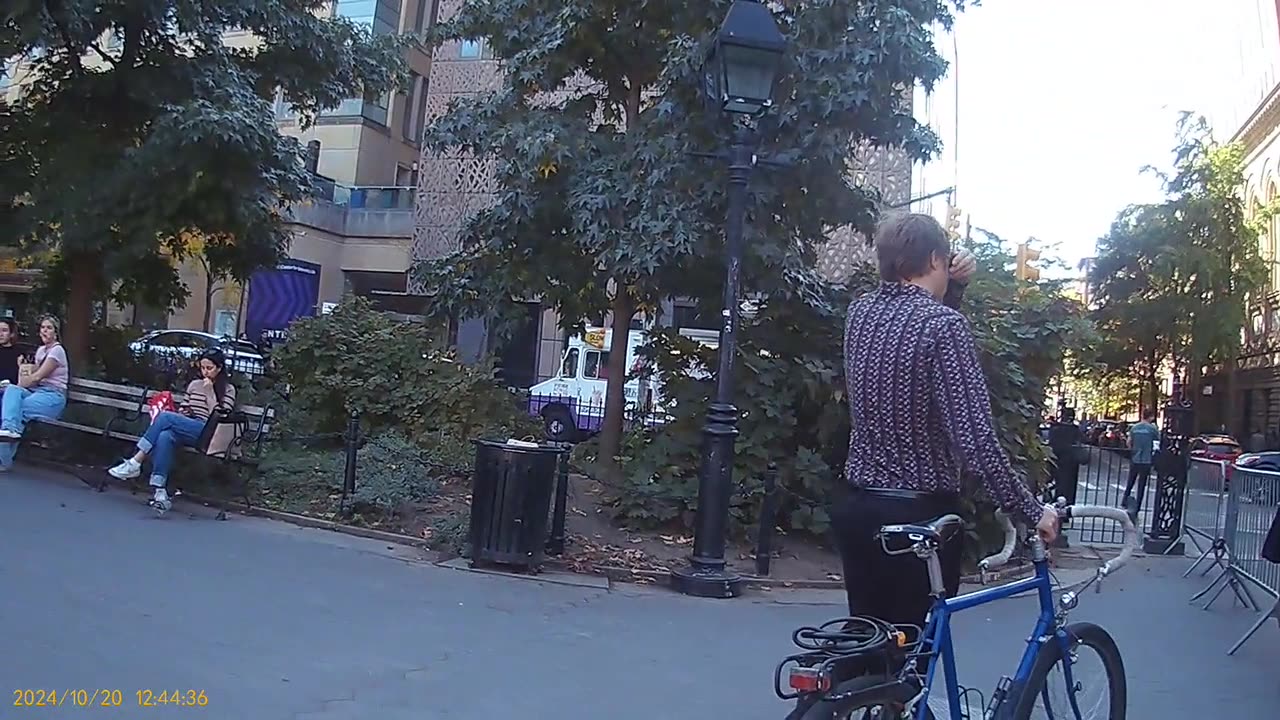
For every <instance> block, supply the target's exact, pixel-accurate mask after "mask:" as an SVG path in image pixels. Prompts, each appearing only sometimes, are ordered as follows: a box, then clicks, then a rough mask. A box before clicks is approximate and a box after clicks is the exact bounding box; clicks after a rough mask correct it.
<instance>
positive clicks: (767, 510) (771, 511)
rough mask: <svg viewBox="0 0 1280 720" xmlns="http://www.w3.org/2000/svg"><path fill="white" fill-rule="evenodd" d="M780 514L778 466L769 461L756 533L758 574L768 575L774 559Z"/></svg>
mask: <svg viewBox="0 0 1280 720" xmlns="http://www.w3.org/2000/svg"><path fill="white" fill-rule="evenodd" d="M777 514H778V466H777V465H775V464H774V463H769V468H768V469H767V470H766V471H765V473H764V497H763V498H761V499H760V529H759V531H758V532H757V534H756V574H757V575H759V576H761V577H768V575H769V563H770V562H771V561H772V560H773V530H774V526H775V525H776V524H777V518H776V516H777Z"/></svg>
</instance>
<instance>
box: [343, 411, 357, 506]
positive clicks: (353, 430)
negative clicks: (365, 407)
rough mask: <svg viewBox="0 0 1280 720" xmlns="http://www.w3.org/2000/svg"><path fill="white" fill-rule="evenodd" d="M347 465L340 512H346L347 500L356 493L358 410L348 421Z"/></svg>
mask: <svg viewBox="0 0 1280 720" xmlns="http://www.w3.org/2000/svg"><path fill="white" fill-rule="evenodd" d="M346 435H347V436H346V441H347V448H346V449H347V463H346V467H345V468H344V469H343V473H342V500H341V501H340V502H339V503H338V510H339V511H342V512H345V511H346V507H347V498H349V497H351V496H352V495H354V494H355V492H356V459H357V455H358V453H359V451H360V413H359V412H357V411H356V410H352V411H351V416H350V417H349V418H348V420H347V433H346Z"/></svg>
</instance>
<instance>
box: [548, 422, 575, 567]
mask: <svg viewBox="0 0 1280 720" xmlns="http://www.w3.org/2000/svg"><path fill="white" fill-rule="evenodd" d="M556 446H557V447H559V448H560V469H559V471H558V472H557V477H556V500H555V505H554V506H553V508H552V511H551V536H550V537H548V538H547V553H549V554H551V555H564V533H565V530H564V526H565V516H566V514H567V513H568V505H569V451H570V449H571V448H573V445H570V444H569V443H557V444H556Z"/></svg>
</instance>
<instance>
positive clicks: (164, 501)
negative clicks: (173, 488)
mask: <svg viewBox="0 0 1280 720" xmlns="http://www.w3.org/2000/svg"><path fill="white" fill-rule="evenodd" d="M147 504H148V505H150V506H151V507H153V508H155V510H156V514H157V515H164V514H165V513H167V512H169V509H170V508H172V507H173V501H172V500H170V499H169V493H168V492H166V491H165V489H164V488H156V494H155V496H154V497H152V498H151V501H150V502H148V503H147Z"/></svg>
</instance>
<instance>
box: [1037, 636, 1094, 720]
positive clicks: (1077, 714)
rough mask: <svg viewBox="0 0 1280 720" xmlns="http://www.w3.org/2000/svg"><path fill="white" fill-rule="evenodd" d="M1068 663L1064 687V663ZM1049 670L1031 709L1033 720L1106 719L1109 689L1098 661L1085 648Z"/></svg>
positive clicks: (1080, 648) (1088, 649) (1092, 651)
mask: <svg viewBox="0 0 1280 720" xmlns="http://www.w3.org/2000/svg"><path fill="white" fill-rule="evenodd" d="M1067 661H1069V662H1071V682H1070V684H1068V681H1067V675H1066V668H1065V667H1064V662H1067ZM1067 661H1064V662H1059V663H1058V664H1057V665H1055V666H1054V667H1053V669H1052V670H1051V671H1050V673H1049V676H1048V678H1047V681H1046V683H1045V687H1044V689H1043V691H1042V692H1041V693H1040V697H1039V699H1038V700H1037V701H1036V704H1035V707H1034V709H1033V710H1032V713H1031V717H1032V718H1036V719H1037V720H1109V717H1110V703H1111V698H1110V695H1109V693H1110V687H1109V685H1108V681H1107V669H1106V666H1105V665H1104V664H1103V662H1102V658H1101V657H1100V656H1099V655H1098V654H1097V653H1096V652H1095V651H1094V650H1093V649H1092V648H1089V647H1087V646H1079V647H1077V648H1076V649H1075V651H1074V652H1072V654H1071V655H1070V656H1069V659H1068V660H1067Z"/></svg>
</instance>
